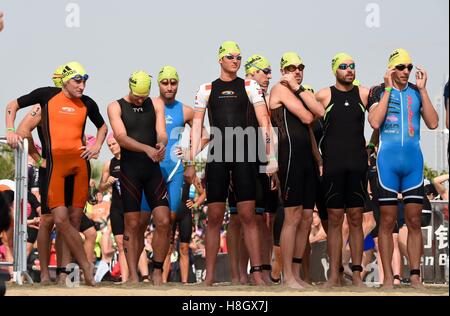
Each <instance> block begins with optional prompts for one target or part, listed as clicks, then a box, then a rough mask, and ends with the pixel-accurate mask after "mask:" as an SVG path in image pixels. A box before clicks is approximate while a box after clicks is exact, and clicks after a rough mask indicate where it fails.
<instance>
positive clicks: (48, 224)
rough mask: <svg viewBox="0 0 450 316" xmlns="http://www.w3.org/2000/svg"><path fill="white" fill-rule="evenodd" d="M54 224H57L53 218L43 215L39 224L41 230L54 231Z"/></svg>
mask: <svg viewBox="0 0 450 316" xmlns="http://www.w3.org/2000/svg"><path fill="white" fill-rule="evenodd" d="M54 224H55V222H54V220H53V216H48V215H43V216H41V220H40V222H39V230H49V229H53V225H54Z"/></svg>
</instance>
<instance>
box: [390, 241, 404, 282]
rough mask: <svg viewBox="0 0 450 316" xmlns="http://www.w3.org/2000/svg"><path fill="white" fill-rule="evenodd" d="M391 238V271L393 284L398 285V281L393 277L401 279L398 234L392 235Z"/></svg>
mask: <svg viewBox="0 0 450 316" xmlns="http://www.w3.org/2000/svg"><path fill="white" fill-rule="evenodd" d="M392 238H393V239H394V253H393V255H392V271H393V273H394V284H395V285H400V283H401V282H400V280H398V279H396V278H395V276H399V277H400V278H401V271H402V270H401V265H402V260H401V256H400V249H398V234H393V235H392Z"/></svg>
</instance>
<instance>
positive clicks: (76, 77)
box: [72, 75, 89, 81]
mask: <svg viewBox="0 0 450 316" xmlns="http://www.w3.org/2000/svg"><path fill="white" fill-rule="evenodd" d="M72 79H73V80H75V81H87V80H88V79H89V75H84V76H82V75H76V76H74V77H72Z"/></svg>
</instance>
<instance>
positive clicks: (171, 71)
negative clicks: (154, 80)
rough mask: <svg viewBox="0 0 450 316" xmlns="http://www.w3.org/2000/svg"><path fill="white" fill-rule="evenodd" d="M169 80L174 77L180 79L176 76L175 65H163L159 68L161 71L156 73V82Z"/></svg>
mask: <svg viewBox="0 0 450 316" xmlns="http://www.w3.org/2000/svg"><path fill="white" fill-rule="evenodd" d="M165 79H167V80H170V79H175V80H176V81H180V78H179V77H178V72H177V69H176V68H175V67H172V66H164V67H162V68H161V71H160V72H159V75H158V83H160V82H161V81H163V80H165Z"/></svg>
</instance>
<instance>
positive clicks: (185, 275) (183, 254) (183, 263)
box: [180, 242, 189, 284]
mask: <svg viewBox="0 0 450 316" xmlns="http://www.w3.org/2000/svg"><path fill="white" fill-rule="evenodd" d="M180 273H181V283H185V284H186V283H188V279H189V244H188V243H184V242H180Z"/></svg>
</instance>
